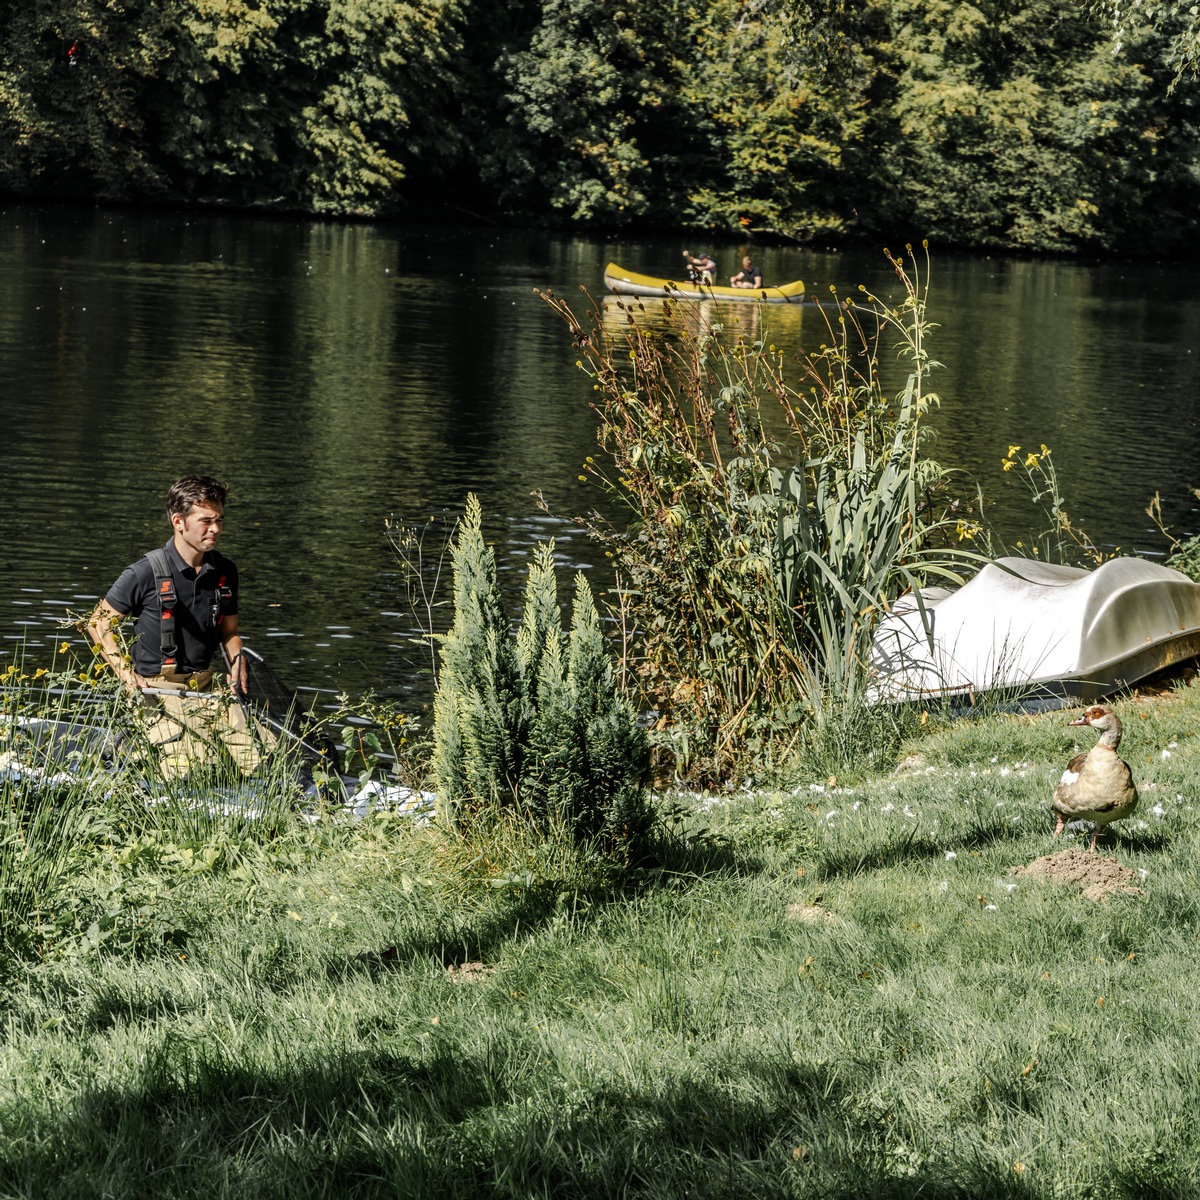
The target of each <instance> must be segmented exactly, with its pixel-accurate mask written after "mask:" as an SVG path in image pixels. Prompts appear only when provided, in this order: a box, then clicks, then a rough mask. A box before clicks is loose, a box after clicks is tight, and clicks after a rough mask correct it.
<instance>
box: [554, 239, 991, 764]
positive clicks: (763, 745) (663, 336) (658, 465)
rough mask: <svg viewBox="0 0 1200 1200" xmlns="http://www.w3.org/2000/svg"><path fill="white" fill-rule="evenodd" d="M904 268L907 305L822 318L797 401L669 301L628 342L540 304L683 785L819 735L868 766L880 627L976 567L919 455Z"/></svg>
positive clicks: (761, 760)
mask: <svg viewBox="0 0 1200 1200" xmlns="http://www.w3.org/2000/svg"><path fill="white" fill-rule="evenodd" d="M908 257H909V263H908V265H906V264H905V263H904V261H902V260H901V259H900V258H898V257H893V258H892V259H891V261H892V264H893V266H894V267H895V270H896V274H897V279H898V280H899V282H900V285H901V295H902V299H901V301H900V303H899V304H898V305H895V306H892V305H888V304H886V303H884V302H883V301H881V300H880V299H878V298H877V297H874V296H866V301H867V303H868V305H869V307H863V308H861V309H860V308H859V307H857V306H855V305H854V304H852V303H850V302H849V301H846V302H843V301H841V300H839V298H838V297H837V295H836V293H835V294H834V295H833V297H832V300H831V301H830V303H829V304H827V305H822V306H821V309H820V312H821V315H822V316H823V318H824V321H825V332H826V333H827V335H828V338H829V340H828V341H827V342H826V343H824V344H823V345H822V346H821V348H820V349H819V350H818V351H817V352H815V353H813V354H810V355H808V356H805V357H803V358H801V359H800V360H799V363H798V366H799V374H800V383H799V385H794V384H792V383H791V382H789V379H788V370H789V364H788V363H787V362H786V361H785V359H784V356H783V355H782V354H781V353H780V352H779V351H778V350H777V349H776V348H775V347H774V346H773V345H772V344H770V342H769V340H768V339H767V338H766V337H763V338H761V339H757V340H750V339H749V338H747V337H745V336H742V335H739V334H738V333H737V332H734V333H732V334H726V331H725V330H724V328H723V327H722V326H720V325H705V324H703V323H702V322H697V321H696V320H695V319H694V317H693V315H692V312H691V307H692V306H690V305H689V304H686V303H679V304H676V303H673V302H671V301H666V302H665V303H664V315H663V324H662V326H661V327H660V329H658V330H652V329H649V328H647V327H646V326H645V325H644V324H643V323H639V322H638V321H636V320H635V318H634V309H636V308H637V307H639V304H638V302H634V304H633V305H631V306H629V307H627V308H626V309H625V310H624V311H625V313H626V317H627V320H626V322H625V323H624V324H621V325H617V326H615V327H614V325H613V323H612V322H609V323H608V324H607V325H606V324H605V323H604V322H603V321H601V320H599V319H595V320H593V323H592V328H590V329H585V328H584V326H583V325H582V323H581V322H580V321H579V320H578V319H577V318H576V317H575V315H574V313H573V312H572V310H571V309H570V307H569V306H568V305H567V304H566V302H565V301H563V300H560V299H558V298H556V297H553V296H547V297H546V299H547V301H548V302H549V303H550V304H551V306H552V307H553V309H554V310H555V311H556V312H557V313H558V314H559V315H560V316H561V317H562V318H563V319H564V320H565V321H566V322H567V324H568V327H569V328H570V330H571V332H572V335H573V337H574V340H575V344H576V346H577V347H578V348H579V349H580V350H581V351H582V352H583V357H582V358H581V359H580V364H579V365H580V366H581V367H582V368H583V369H584V370H586V371H587V372H588V373H590V374H591V376H592V377H593V379H594V381H595V383H594V386H595V389H596V392H597V393H598V401H597V404H596V407H597V410H598V412H599V414H600V418H601V425H600V430H599V434H598V437H599V441H600V444H601V446H602V448H604V450H606V451H607V452H608V454H609V456H610V458H611V462H612V468H611V470H610V469H609V468H607V467H605V466H603V465H602V464H598V463H596V462H595V461H593V460H591V459H589V460H588V462H587V464H585V468H584V470H585V476H591V477H592V478H593V479H595V480H596V481H597V482H598V483H599V484H600V486H601V487H603V488H604V489H605V490H606V491H607V492H608V493H609V495H610V496H611V497H614V498H616V499H617V500H619V502H620V503H621V504H622V505H623V506H624V507H625V508H626V510H627V512H628V517H629V520H628V524H627V525H625V526H624V527H621V526H620V525H614V524H610V523H607V522H605V521H603V520H602V519H600V518H599V517H597V516H591V517H585V518H582V523H583V524H584V525H585V527H586V528H587V529H588V530H589V531H590V532H591V533H592V534H593V535H594V536H595V537H596V538H598V539H599V540H600V541H601V543H602V544H603V545H604V546H605V548H606V550H607V553H608V554H609V555H610V557H611V558H612V560H613V562H614V565H615V567H616V571H617V575H618V589H619V592H620V595H621V603H622V605H623V607H624V610H625V614H626V615H627V617H628V623H629V626H630V628H631V635H630V638H629V640H628V643H627V645H626V655H627V658H629V659H630V660H631V661H632V663H633V666H634V668H635V671H636V677H637V678H638V679H639V681H640V683H641V685H642V687H643V689H644V691H643V695H644V701H645V703H646V705H647V706H648V707H650V708H653V709H654V710H655V712H656V713H657V718H658V719H657V735H658V741H659V743H660V745H662V746H664V747H665V748H667V749H668V750H669V751H670V753H671V755H672V758H673V763H674V766H675V767H676V769H677V770H678V771H679V773H680V774H683V775H687V776H690V777H692V778H699V779H701V780H718V779H724V778H726V777H727V776H729V775H730V774H731V773H733V772H735V771H742V772H745V771H749V770H754V769H756V768H765V769H768V770H771V769H778V767H779V765H780V764H781V763H782V762H784V761H785V760H786V759H787V758H788V756H789V755H791V754H793V753H794V751H795V750H796V749H797V748H799V749H801V750H803V747H804V745H805V742H806V739H811V738H812V737H813V736H814V735H817V734H819V739H818V740H822V739H824V738H825V733H824V732H822V725H823V723H825V722H827V721H828V720H830V719H832V720H834V722H835V723H840V724H842V725H843V726H844V725H845V723H846V722H847V721H848V722H849V727H848V728H846V729H845V731H844V732H845V736H841V735H839V737H836V738H834V742H835V743H837V742H838V741H839V739H840V741H841V743H842V747H843V749H842V750H841V751H839V753H838V754H837V755H836V756H835V757H843V756H845V757H844V759H843V761H848V760H850V759H853V758H857V757H861V756H862V755H863V754H868V755H869V753H870V750H871V748H872V745H873V743H872V742H871V740H870V737H871V733H870V731H871V726H872V723H873V722H872V721H871V720H870V719H869V718H868V717H867V707H868V705H867V698H868V687H869V682H870V681H869V647H870V644H871V638H872V635H873V631H874V628H875V625H876V623H877V621H878V619H879V616H880V615H881V614H882V613H883V612H884V611H886V609H887V607H888V606H889V605H890V603H891V601H892V600H893V599H894V598H895V597H896V596H897V595H899V594H900V593H901V592H903V591H906V590H909V589H913V588H917V587H919V586H920V585H921V584H922V583H923V582H924V581H925V580H928V579H931V578H941V579H948V580H951V581H954V580H959V579H961V576H960V575H959V573H958V572H959V571H960V569H961V568H963V567H965V566H966V565H968V564H969V563H971V562H972V561H974V560H976V559H977V556H976V555H974V554H973V552H972V551H971V550H970V549H969V548H964V547H962V546H960V544H959V541H958V539H957V538H956V536H955V531H956V529H957V527H958V523H959V522H958V519H957V518H956V517H955V516H954V515H953V514H952V513H951V512H950V511H949V508H948V505H947V504H946V501H947V500H948V493H947V476H946V473H945V472H944V471H943V470H942V468H941V467H940V466H939V465H938V464H937V463H936V462H935V461H934V460H933V459H932V458H930V457H929V455H928V453H927V449H928V442H929V437H930V436H931V433H930V431H929V430H928V429H927V428H926V426H925V425H924V424H923V423H922V419H923V417H924V416H925V414H926V413H927V412H928V411H929V409H930V408H931V407H932V406H934V405H936V404H937V403H938V398H937V396H936V394H934V393H933V392H931V391H930V390H929V387H928V375H929V373H930V372H931V371H932V370H933V369H934V368H935V367H936V366H937V364H936V363H935V362H933V360H932V359H931V358H930V357H929V354H928V349H927V344H926V343H927V338H928V335H929V333H930V330H931V329H932V328H933V326H932V325H931V323H930V322H929V320H928V317H927V315H926V304H927V289H928V283H927V280H926V281H924V282H923V281H922V279H921V277H920V274H919V272H918V269H917V264H916V259H915V256H913V255H912V253H911V251H910V253H909V256H908ZM593 315H594V316H595V314H593ZM884 337H895V338H897V339H898V347H897V352H898V354H899V355H900V357H901V358H902V359H903V360H904V361H905V362H906V363H907V366H908V371H909V375H908V380H907V383H906V385H905V387H904V390H903V391H902V392H901V394H900V395H899V396H898V397H897V398H896V400H895V401H892V400H890V399H889V398H888V397H887V396H886V395H885V393H884V390H883V384H882V381H881V378H880V374H879V371H878V346H879V343H880V340H881V339H883V338H884ZM794 365H796V364H793V366H794ZM874 724H875V726H876V728H877V729H879V728H882V727H886V726H887V722H882V723H878V722H876V723H874ZM859 735H861V736H863V737H865V738H866V739H867V740H866V741H864V743H863V744H862V745H861V746H859V747H858V748H857V749H856V748H855V746H854V742H855V740H856V737H857V736H859ZM889 736H890V735H889ZM821 754H822V757H827V755H826V753H825V751H824V750H822V751H821Z"/></svg>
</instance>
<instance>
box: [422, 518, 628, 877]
mask: <svg viewBox="0 0 1200 1200" xmlns="http://www.w3.org/2000/svg"><path fill="white" fill-rule="evenodd" d="M481 521H482V509H481V507H480V504H479V501H478V499H477V498H476V497H475V496H470V497H468V500H467V507H466V511H465V513H464V516H463V519H462V521H461V522H460V523H459V526H458V529H457V530H456V533H455V537H454V544H453V547H452V558H453V564H454V624H453V625H452V626H451V628H450V631H449V632H448V633H447V634H446V636H445V638H444V639H443V642H442V650H441V662H442V666H441V674H440V678H439V686H438V693H437V697H436V699H435V702H434V760H433V765H434V772H435V777H436V786H437V790H438V795H439V800H440V802H441V805H442V811H443V813H444V814H445V816H446V817H447V819H449V820H450V821H451V822H452V823H453V824H455V825H456V826H457V827H458V828H459V829H460V830H462V831H464V832H470V831H471V830H472V829H475V828H478V827H480V826H481V825H486V823H487V822H488V821H489V820H491V819H494V817H495V816H496V815H498V814H499V813H500V812H503V811H505V810H508V811H510V812H515V813H516V814H517V815H519V816H520V817H522V818H523V819H524V820H526V821H528V822H529V823H530V824H531V825H533V826H534V827H535V828H537V829H539V830H540V831H542V832H550V831H551V830H555V829H558V830H565V831H566V832H567V833H568V835H569V836H570V837H571V838H572V840H573V841H575V842H576V843H577V844H578V845H580V846H588V847H594V848H597V849H599V850H601V851H602V852H604V853H605V854H608V855H611V856H614V857H617V858H619V859H621V860H623V861H625V862H629V861H631V860H633V859H635V858H636V857H638V856H640V854H641V853H642V852H643V850H644V848H645V842H646V838H647V835H648V832H649V827H650V819H651V810H650V807H649V804H648V801H647V798H646V790H645V789H646V782H647V779H648V777H649V771H650V748H649V740H648V738H647V736H646V734H645V732H644V730H643V729H642V728H641V726H640V725H639V724H638V721H637V716H636V713H635V712H634V709H633V707H632V705H631V704H630V703H629V701H628V700H627V699H626V698H625V697H624V696H623V695H622V693H621V691H620V688H619V686H618V684H617V677H616V672H615V671H614V670H613V665H612V661H611V659H610V657H609V654H608V649H607V647H606V645H605V640H604V633H603V630H602V628H601V625H600V618H599V615H598V614H597V612H596V606H595V603H594V601H593V599H592V592H591V588H590V587H589V586H588V583H587V580H586V578H585V577H584V576H583V575H582V573H581V574H579V575H577V576H576V583H575V603H574V609H573V615H572V620H571V628H570V633H569V635H568V634H567V633H566V632H565V631H564V629H563V624H562V613H561V610H560V608H559V603H558V589H557V582H556V580H555V575H554V559H553V547H552V545H542V546H539V547H538V548H537V549H536V550H535V552H534V557H533V562H532V564H531V566H530V571H529V579H528V582H527V585H526V590H525V601H524V607H523V611H522V618H521V622H520V625H519V627H518V629H517V631H516V634H515V636H514V634H513V632H512V630H511V629H510V627H509V622H508V618H507V616H506V615H505V612H504V606H503V602H502V600H501V597H500V591H499V587H498V585H497V581H496V563H495V557H494V555H493V553H492V551H491V550H490V549H489V548H488V546H487V545H486V543H485V542H484V539H483V533H482V530H481Z"/></svg>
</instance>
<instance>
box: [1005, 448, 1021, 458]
mask: <svg viewBox="0 0 1200 1200" xmlns="http://www.w3.org/2000/svg"><path fill="white" fill-rule="evenodd" d="M1020 448H1021V447H1020V446H1009V448H1008V457H1009V458H1012V456H1013V455H1014V454H1016V452H1017V451H1018V450H1020Z"/></svg>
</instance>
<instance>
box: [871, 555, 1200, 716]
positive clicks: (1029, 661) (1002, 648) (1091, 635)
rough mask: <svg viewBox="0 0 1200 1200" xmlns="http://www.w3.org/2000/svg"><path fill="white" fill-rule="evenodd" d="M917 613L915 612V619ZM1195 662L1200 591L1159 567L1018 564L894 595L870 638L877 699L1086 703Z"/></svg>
mask: <svg viewBox="0 0 1200 1200" xmlns="http://www.w3.org/2000/svg"><path fill="white" fill-rule="evenodd" d="M922 610H923V612H922ZM1197 654H1200V584H1197V583H1193V582H1192V581H1191V580H1190V579H1188V578H1187V577H1186V576H1185V575H1182V574H1180V573H1179V572H1178V571H1173V570H1171V569H1170V568H1169V567H1164V566H1161V565H1160V564H1158V563H1151V562H1147V561H1146V560H1144V559H1139V558H1116V559H1110V560H1109V561H1108V562H1105V563H1103V564H1102V565H1101V566H1100V567H1098V568H1097V569H1096V570H1094V571H1085V570H1082V569H1080V568H1077V567H1064V566H1057V565H1054V564H1050V563H1044V562H1038V561H1036V560H1033V561H1031V560H1029V559H1020V558H1001V559H998V560H997V561H996V562H994V563H989V564H988V565H986V566H985V567H984V568H983V569H982V570H981V571H980V572H979V574H978V575H976V576H975V578H974V579H972V580H971V581H970V582H969V583H967V584H965V585H964V586H963V587H961V588H959V589H957V590H955V591H950V590H947V589H944V588H930V589H927V590H926V591H924V592H923V593H922V596H921V601H920V603H919V604H918V602H917V601H916V599H915V598H914V597H912V596H908V597H903V598H901V600H899V601H897V602H896V604H895V605H894V606H893V609H892V611H891V612H890V613H889V614H888V615H887V616H886V617H885V618H884V620H883V622H882V623H881V625H880V627H879V629H878V631H877V632H876V635H875V644H874V648H873V654H872V668H873V674H874V678H875V691H876V694H877V695H878V696H879V698H880V699H890V700H927V699H929V698H930V697H932V696H946V697H963V698H967V699H970V698H972V697H974V696H976V695H979V694H981V693H986V692H1006V693H1010V694H1012V695H1014V696H1022V697H1029V698H1031V699H1032V698H1037V697H1048V696H1061V697H1068V698H1072V699H1079V700H1083V701H1085V702H1087V703H1092V702H1094V701H1096V700H1099V699H1101V698H1103V697H1104V696H1107V695H1111V694H1112V693H1113V692H1118V691H1121V690H1122V689H1124V688H1128V687H1131V686H1132V685H1133V684H1135V683H1136V682H1137V681H1138V680H1140V679H1144V678H1146V676H1148V675H1152V674H1154V673H1155V672H1156V671H1160V670H1163V669H1164V668H1166V667H1169V666H1173V665H1175V664H1176V663H1180V662H1184V661H1187V660H1188V659H1191V658H1194V657H1195V656H1196V655H1197Z"/></svg>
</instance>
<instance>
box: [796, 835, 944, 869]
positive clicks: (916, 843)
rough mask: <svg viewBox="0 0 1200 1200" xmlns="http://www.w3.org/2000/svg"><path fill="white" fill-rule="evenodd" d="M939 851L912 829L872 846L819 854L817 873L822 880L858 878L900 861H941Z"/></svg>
mask: <svg viewBox="0 0 1200 1200" xmlns="http://www.w3.org/2000/svg"><path fill="white" fill-rule="evenodd" d="M942 853H943V851H942V848H941V846H940V845H938V844H937V843H936V842H934V841H932V840H931V839H930V838H928V837H927V836H925V835H924V834H919V833H918V832H917V830H916V829H910V830H908V831H907V832H906V833H903V834H900V835H899V836H894V837H889V838H886V839H885V840H883V841H881V842H876V843H875V844H874V845H867V846H856V847H854V848H852V849H848V850H841V851H826V852H825V853H823V854H822V855H821V859H820V863H819V865H818V868H817V869H818V873H819V874H820V875H821V876H823V877H824V878H833V877H835V876H838V875H859V874H861V873H862V872H864V871H880V870H883V869H885V868H887V867H894V866H897V865H899V864H900V863H904V862H918V861H920V860H922V859H926V858H941V857H942Z"/></svg>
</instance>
